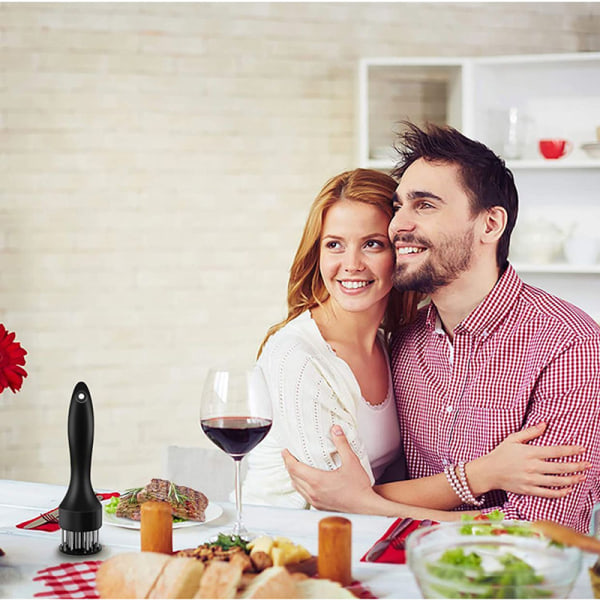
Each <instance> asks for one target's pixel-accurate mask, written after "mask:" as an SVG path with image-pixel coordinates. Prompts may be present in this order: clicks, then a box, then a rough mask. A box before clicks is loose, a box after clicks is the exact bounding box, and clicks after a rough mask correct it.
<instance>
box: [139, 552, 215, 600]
mask: <svg viewBox="0 0 600 600" xmlns="http://www.w3.org/2000/svg"><path fill="white" fill-rule="evenodd" d="M203 572H204V563H202V562H200V561H199V560H194V559H191V560H190V559H186V558H177V557H174V558H172V559H171V560H169V561H168V562H167V564H166V566H165V567H164V569H163V570H162V573H161V574H160V576H159V578H158V579H157V581H156V583H155V584H154V586H153V588H152V590H151V591H150V594H149V595H148V596H147V597H148V598H193V597H194V594H195V593H196V592H197V591H198V586H199V585H200V579H201V578H202V574H203Z"/></svg>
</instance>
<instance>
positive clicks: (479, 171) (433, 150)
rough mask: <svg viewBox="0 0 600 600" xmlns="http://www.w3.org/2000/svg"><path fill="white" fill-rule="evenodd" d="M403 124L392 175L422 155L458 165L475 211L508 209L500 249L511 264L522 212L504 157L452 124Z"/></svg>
mask: <svg viewBox="0 0 600 600" xmlns="http://www.w3.org/2000/svg"><path fill="white" fill-rule="evenodd" d="M402 125H404V126H405V127H406V130H405V131H403V132H402V133H401V134H400V137H399V140H398V142H397V143H396V145H395V148H396V150H397V151H398V152H399V153H400V161H399V163H398V164H397V165H396V167H395V168H394V170H393V171H392V175H393V176H394V177H395V178H396V179H400V178H401V177H402V175H403V174H404V172H405V171H406V169H407V168H408V167H409V166H410V165H412V163H414V162H415V161H416V160H418V159H419V158H423V159H424V160H426V161H430V162H439V163H447V164H452V165H457V166H458V168H459V174H460V177H461V179H462V184H463V186H464V188H465V191H466V193H467V195H468V196H469V199H470V201H471V208H472V210H473V213H474V214H479V213H481V212H483V211H485V210H488V209H490V208H492V207H493V206H501V207H502V208H504V209H505V210H506V213H507V215H508V218H507V222H506V228H505V230H504V232H503V234H502V237H501V238H500V240H499V241H498V248H497V250H496V261H497V264H498V267H500V269H504V268H505V267H506V265H507V259H508V249H509V245H510V236H511V233H512V230H513V228H514V226H515V222H516V220H517V213H518V212H519V195H518V193H517V188H516V187H515V181H514V178H513V175H512V173H511V172H510V170H509V169H507V168H506V165H505V164H504V161H503V160H502V159H501V158H500V157H499V156H497V155H496V154H494V152H492V151H491V150H490V149H489V148H488V147H487V146H485V145H484V144H482V143H480V142H476V141H474V140H471V139H469V138H468V137H465V136H464V135H463V134H462V133H460V132H459V131H457V130H456V129H454V128H452V127H449V126H443V127H441V126H439V125H434V124H432V123H428V124H426V125H425V128H424V129H420V128H419V127H417V126H416V125H415V124H414V123H410V122H408V121H403V122H402Z"/></svg>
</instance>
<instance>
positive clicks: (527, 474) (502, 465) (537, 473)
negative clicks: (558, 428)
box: [466, 423, 591, 498]
mask: <svg viewBox="0 0 600 600" xmlns="http://www.w3.org/2000/svg"><path fill="white" fill-rule="evenodd" d="M545 430H546V423H539V424H538V425H535V426H533V427H529V428H527V429H523V430H522V431H517V432H516V433H513V434H511V435H509V436H508V437H507V438H506V439H505V440H504V441H503V442H502V443H501V444H499V445H498V446H497V447H496V448H495V449H494V450H492V451H491V452H490V453H489V454H486V455H485V456H482V457H481V458H478V459H477V460H474V461H472V462H470V463H468V464H467V465H466V473H467V477H468V479H469V483H470V485H471V488H472V489H473V493H474V494H475V495H480V494H483V493H485V492H487V491H489V490H505V491H507V492H513V493H515V494H524V495H529V496H541V497H543V498H563V497H564V496H567V495H568V494H570V493H571V491H572V490H573V486H574V485H576V484H578V483H581V482H582V481H583V480H584V479H585V474H584V473H582V471H586V470H587V469H588V468H589V467H590V466H591V465H590V463H589V462H587V461H579V462H555V461H553V460H549V459H558V458H565V457H568V456H576V455H578V454H582V453H584V452H585V451H586V449H585V448H583V447H582V446H533V445H529V444H528V443H527V442H530V441H531V440H533V439H535V438H537V437H539V436H540V435H542V433H544V431H545ZM555 488H558V489H555Z"/></svg>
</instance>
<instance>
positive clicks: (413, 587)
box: [0, 480, 595, 598]
mask: <svg viewBox="0 0 600 600" xmlns="http://www.w3.org/2000/svg"><path fill="white" fill-rule="evenodd" d="M97 491H113V490H97ZM65 492H66V486H57V485H49V484H42V483H33V482H24V481H12V480H0V548H2V549H3V550H4V551H5V552H6V556H4V557H1V558H0V598H31V597H33V595H34V594H35V593H37V592H40V591H42V590H43V586H42V585H41V584H40V583H39V582H34V581H32V579H33V577H34V575H35V574H36V573H37V571H38V570H40V569H43V568H45V567H50V566H53V565H57V564H60V563H62V562H76V561H78V560H104V559H106V558H108V557H109V556H112V555H114V554H119V553H122V552H131V551H138V550H139V546H140V539H139V531H136V530H132V529H125V528H122V527H116V526H113V525H109V524H107V523H105V524H104V525H103V527H102V529H101V530H100V543H101V544H102V546H103V548H102V551H101V552H100V553H98V554H95V555H92V556H91V557H90V556H88V557H72V556H67V555H66V554H63V553H61V552H60V551H59V550H58V544H59V543H60V535H61V534H60V531H57V532H54V533H48V532H44V531H32V530H24V529H17V528H16V527H15V525H16V524H17V523H21V522H22V521H25V520H27V519H31V518H33V517H35V516H37V515H38V514H39V513H40V512H44V511H46V510H49V509H52V508H54V507H55V506H58V505H59V504H60V502H61V500H62V499H63V497H64V495H65ZM221 506H222V507H223V509H224V510H223V514H222V515H221V516H220V517H219V518H218V519H216V520H214V521H212V522H210V523H206V524H200V525H198V526H196V527H187V528H182V529H175V530H174V531H173V549H174V550H179V549H183V548H193V547H195V546H197V545H198V544H201V543H203V542H205V541H207V540H208V539H209V538H211V537H213V536H215V535H216V534H217V533H218V532H219V531H223V530H225V529H227V528H228V527H230V526H231V525H232V524H233V521H234V517H235V508H234V507H233V506H232V505H231V504H228V503H222V504H221ZM329 514H333V513H326V512H323V511H316V510H303V511H299V510H294V509H284V508H272V507H265V506H254V505H250V504H248V505H246V506H244V522H245V524H246V526H247V527H248V528H249V529H250V530H253V531H260V532H264V533H266V534H267V535H283V536H286V537H289V538H290V539H291V540H293V541H294V542H295V543H297V544H302V545H303V546H305V547H306V548H307V549H308V550H309V551H310V552H312V553H313V554H317V550H318V522H319V520H320V519H322V518H323V517H325V516H327V515H329ZM335 514H338V515H339V514H340V513H335ZM343 516H345V517H347V518H349V519H350V520H351V521H352V563H353V564H352V573H353V575H354V577H355V578H356V579H357V580H359V581H361V582H362V584H363V585H364V586H366V587H367V588H369V590H370V591H371V592H372V593H373V594H374V595H375V596H377V597H378V598H420V597H421V594H420V592H419V589H418V587H417V584H416V582H415V580H414V578H413V576H412V574H411V573H410V570H409V569H408V567H407V566H406V565H390V564H372V563H361V562H360V558H361V556H363V554H364V553H365V552H366V551H367V550H368V549H369V548H370V547H371V545H372V544H373V543H374V542H375V540H376V539H377V538H379V537H380V536H381V535H382V534H383V533H384V532H385V531H386V529H387V528H388V527H389V526H390V525H391V524H392V522H393V521H394V519H393V518H388V517H374V516H368V515H349V514H344V515H343ZM594 559H595V557H594V556H591V555H585V557H584V568H583V569H582V571H581V573H580V575H579V577H578V579H577V582H576V584H575V587H574V589H573V591H572V593H571V597H573V598H592V597H593V596H592V590H591V586H590V583H589V578H588V573H587V566H589V565H591V564H592V563H593V561H594Z"/></svg>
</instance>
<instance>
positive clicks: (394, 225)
mask: <svg viewBox="0 0 600 600" xmlns="http://www.w3.org/2000/svg"><path fill="white" fill-rule="evenodd" d="M414 228H415V222H414V220H413V219H412V218H411V217H410V214H409V212H408V211H403V210H402V209H399V210H397V211H396V212H395V213H394V216H393V217H392V220H391V221H390V225H389V228H388V235H389V237H390V239H391V240H393V239H394V235H396V234H397V233H404V232H406V231H412V230H413V229H414Z"/></svg>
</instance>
